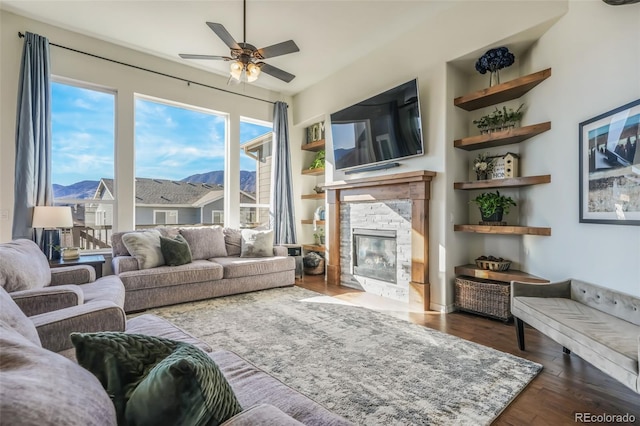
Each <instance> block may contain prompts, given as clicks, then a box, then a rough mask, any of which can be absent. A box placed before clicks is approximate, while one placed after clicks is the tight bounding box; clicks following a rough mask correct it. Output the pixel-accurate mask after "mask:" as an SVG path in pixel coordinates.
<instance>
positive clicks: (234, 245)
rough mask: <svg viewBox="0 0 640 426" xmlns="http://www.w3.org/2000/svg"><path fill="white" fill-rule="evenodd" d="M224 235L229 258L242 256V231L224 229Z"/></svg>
mask: <svg viewBox="0 0 640 426" xmlns="http://www.w3.org/2000/svg"><path fill="white" fill-rule="evenodd" d="M223 233H224V244H225V246H226V247H227V256H240V253H241V252H242V231H240V230H239V229H235V228H224V229H223Z"/></svg>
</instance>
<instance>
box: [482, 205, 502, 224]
mask: <svg viewBox="0 0 640 426" xmlns="http://www.w3.org/2000/svg"><path fill="white" fill-rule="evenodd" d="M502 213H503V210H502V207H498V208H496V211H495V212H493V214H492V215H491V216H485V215H484V213H482V210H480V215H481V216H482V221H483V222H502Z"/></svg>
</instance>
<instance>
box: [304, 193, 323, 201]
mask: <svg viewBox="0 0 640 426" xmlns="http://www.w3.org/2000/svg"><path fill="white" fill-rule="evenodd" d="M324 196H325V193H324V192H321V193H320V194H302V199H303V200H324Z"/></svg>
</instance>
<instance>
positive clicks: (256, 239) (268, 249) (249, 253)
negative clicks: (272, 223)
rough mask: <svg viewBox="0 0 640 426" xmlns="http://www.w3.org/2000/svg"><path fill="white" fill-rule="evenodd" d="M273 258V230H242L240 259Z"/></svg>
mask: <svg viewBox="0 0 640 426" xmlns="http://www.w3.org/2000/svg"><path fill="white" fill-rule="evenodd" d="M269 256H273V230H270V231H255V230H253V229H243V230H242V251H241V253H240V257H269Z"/></svg>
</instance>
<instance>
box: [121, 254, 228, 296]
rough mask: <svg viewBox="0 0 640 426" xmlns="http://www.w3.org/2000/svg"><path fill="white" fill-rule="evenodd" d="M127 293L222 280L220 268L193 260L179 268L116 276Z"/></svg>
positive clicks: (123, 273)
mask: <svg viewBox="0 0 640 426" xmlns="http://www.w3.org/2000/svg"><path fill="white" fill-rule="evenodd" d="M118 276H119V277H120V279H121V280H122V282H123V283H124V286H125V288H126V289H127V291H131V290H141V289H146V288H159V287H168V286H174V285H179V284H191V283H198V282H204V281H212V280H219V279H222V276H223V269H222V266H221V265H219V264H217V263H214V262H209V261H208V260H194V261H193V262H191V263H188V264H186V265H180V266H160V267H158V268H152V269H146V270H143V271H129V272H122V273H120V275H118Z"/></svg>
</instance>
